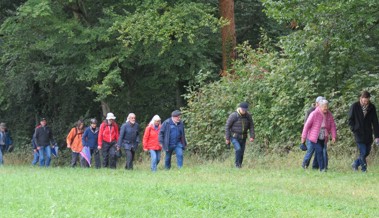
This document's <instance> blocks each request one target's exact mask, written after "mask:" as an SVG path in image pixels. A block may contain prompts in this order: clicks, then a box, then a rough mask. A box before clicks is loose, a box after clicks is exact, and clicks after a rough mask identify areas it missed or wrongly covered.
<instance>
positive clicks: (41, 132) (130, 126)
mask: <svg viewBox="0 0 379 218" xmlns="http://www.w3.org/2000/svg"><path fill="white" fill-rule="evenodd" d="M370 97H371V95H370V93H369V92H367V91H363V92H362V93H361V95H360V97H359V100H358V101H357V102H355V103H353V104H352V105H351V107H350V110H349V116H348V122H349V126H350V129H351V131H352V132H353V133H354V137H355V142H356V143H357V147H358V150H359V157H358V158H357V159H356V160H355V161H354V162H353V164H352V169H353V170H355V171H357V170H358V169H359V168H361V170H362V172H366V171H367V161H366V158H367V156H368V155H369V154H370V151H371V145H372V143H373V141H374V139H373V135H374V136H375V143H377V144H379V124H378V117H377V113H376V108H375V106H374V105H373V104H372V103H371V102H370ZM248 108H249V105H248V103H247V102H242V103H240V104H239V106H238V108H237V110H236V111H234V112H233V113H231V114H230V115H229V117H228V119H227V121H226V126H225V142H226V144H227V147H228V148H230V143H232V144H233V146H234V149H235V166H236V167H237V168H241V167H242V162H243V157H244V152H245V147H246V141H247V139H249V141H250V142H253V141H254V139H255V131H254V121H253V118H252V116H251V114H250V113H249V112H248ZM115 120H116V117H115V116H114V114H113V113H108V114H107V116H106V119H105V120H104V121H103V122H102V123H101V124H100V126H98V122H97V120H96V119H91V120H90V126H88V127H87V128H85V126H84V122H83V121H82V120H79V121H77V123H76V125H75V127H73V128H72V129H71V130H70V132H69V134H68V135H67V138H66V143H67V148H69V149H71V166H72V167H75V166H76V165H77V162H78V161H79V162H80V165H81V166H82V167H90V160H91V157H93V159H94V161H95V167H96V168H97V169H98V168H101V166H103V167H109V168H112V169H114V168H116V166H117V159H118V157H119V156H120V155H121V150H124V153H125V155H126V163H125V169H128V170H131V169H133V161H134V158H135V152H136V150H137V148H138V146H139V145H140V144H141V139H140V127H139V124H138V123H137V122H136V115H135V114H134V113H130V114H129V115H128V117H127V119H126V122H125V123H123V124H122V126H121V128H120V129H119V127H118V125H117V123H116V122H115ZM330 139H331V142H332V143H335V142H336V140H337V127H336V123H335V121H334V118H333V115H332V113H331V112H330V110H329V102H328V101H327V100H326V99H325V98H324V97H322V96H319V97H317V98H316V102H315V105H314V106H312V107H311V108H310V109H309V110H308V111H307V113H306V115H305V119H304V127H303V131H302V134H301V143H302V144H301V148H302V149H303V150H306V151H307V152H306V154H305V156H304V159H303V162H302V167H303V168H304V169H306V168H308V167H309V165H310V160H311V158H312V156H313V154H315V158H314V160H313V164H312V168H313V169H320V171H326V170H327V169H328V152H327V146H328V142H329V140H330ZM32 145H33V149H34V159H33V162H32V163H33V164H36V163H37V162H38V161H39V163H40V166H46V167H48V166H49V165H50V161H51V153H52V151H53V152H54V151H55V152H57V151H56V149H57V145H56V143H55V140H54V138H53V133H52V130H51V129H50V127H49V126H48V125H47V121H46V119H45V118H42V119H41V120H40V124H39V125H38V126H37V127H36V129H35V132H34V134H33V138H32ZM142 146H143V150H144V151H148V152H150V157H151V170H152V171H156V170H157V166H158V164H159V162H160V158H161V151H162V149H163V151H164V152H165V163H164V166H165V168H166V169H170V168H171V157H172V155H173V153H174V152H175V154H176V160H177V167H178V168H182V167H183V151H184V149H185V148H186V146H187V140H186V137H185V131H184V124H183V122H182V121H181V112H180V111H179V110H175V111H173V112H172V113H171V117H170V118H168V119H166V120H165V121H164V122H163V123H161V118H160V117H159V116H158V115H155V116H154V117H153V118H152V120H151V121H150V122H149V124H148V125H147V127H146V129H145V131H144V135H143V139H142ZM9 148H12V139H11V136H10V133H9V131H7V129H6V125H5V123H0V164H2V163H3V158H2V153H3V152H4V151H6V150H9ZM84 151H87V152H84ZM100 154H102V158H103V164H101V162H100ZM88 156H89V157H88Z"/></svg>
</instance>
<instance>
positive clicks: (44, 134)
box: [35, 118, 55, 167]
mask: <svg viewBox="0 0 379 218" xmlns="http://www.w3.org/2000/svg"><path fill="white" fill-rule="evenodd" d="M40 124H41V127H39V128H37V129H36V130H35V139H36V141H35V142H36V145H37V150H38V153H39V164H40V166H41V167H42V166H46V167H49V166H50V161H51V147H53V148H54V146H55V141H54V138H53V131H52V130H51V128H50V127H49V126H47V121H46V118H42V119H41V121H40ZM50 146H51V147H50Z"/></svg>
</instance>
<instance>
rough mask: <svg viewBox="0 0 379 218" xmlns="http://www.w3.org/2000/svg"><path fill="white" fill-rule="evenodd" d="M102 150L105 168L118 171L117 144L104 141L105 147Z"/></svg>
mask: <svg viewBox="0 0 379 218" xmlns="http://www.w3.org/2000/svg"><path fill="white" fill-rule="evenodd" d="M101 150H102V153H103V166H104V167H105V168H106V167H108V166H109V168H111V169H116V163H117V157H116V142H104V141H103V147H102V149H101Z"/></svg>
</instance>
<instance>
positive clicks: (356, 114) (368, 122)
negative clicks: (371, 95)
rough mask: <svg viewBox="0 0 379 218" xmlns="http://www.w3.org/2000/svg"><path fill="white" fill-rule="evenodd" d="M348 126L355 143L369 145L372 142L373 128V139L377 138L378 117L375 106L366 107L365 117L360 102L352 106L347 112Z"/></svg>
mask: <svg viewBox="0 0 379 218" xmlns="http://www.w3.org/2000/svg"><path fill="white" fill-rule="evenodd" d="M349 126H350V130H351V131H352V132H353V133H354V138H355V141H356V142H357V143H364V144H371V143H372V142H373V138H372V134H373V132H372V130H373V128H374V135H375V138H379V125H378V116H377V114H376V108H375V106H374V105H373V104H371V103H370V104H369V105H368V107H367V114H366V117H365V116H364V115H363V111H362V107H361V104H360V102H359V101H358V102H355V103H354V104H352V105H351V107H350V110H349Z"/></svg>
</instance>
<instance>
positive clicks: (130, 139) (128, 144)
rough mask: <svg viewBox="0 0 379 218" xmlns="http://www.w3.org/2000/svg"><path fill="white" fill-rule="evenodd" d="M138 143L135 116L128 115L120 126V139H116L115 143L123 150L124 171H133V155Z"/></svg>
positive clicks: (137, 125) (132, 114)
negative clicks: (124, 154)
mask: <svg viewBox="0 0 379 218" xmlns="http://www.w3.org/2000/svg"><path fill="white" fill-rule="evenodd" d="M139 143H140V137H139V124H138V123H137V122H136V115H135V114H134V113H130V114H129V115H128V117H127V118H126V122H125V123H124V124H122V126H121V130H120V137H119V138H118V143H117V145H118V146H120V147H123V148H124V149H125V153H126V164H125V169H127V170H132V169H133V160H134V155H135V153H136V150H137V147H138V144H139Z"/></svg>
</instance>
